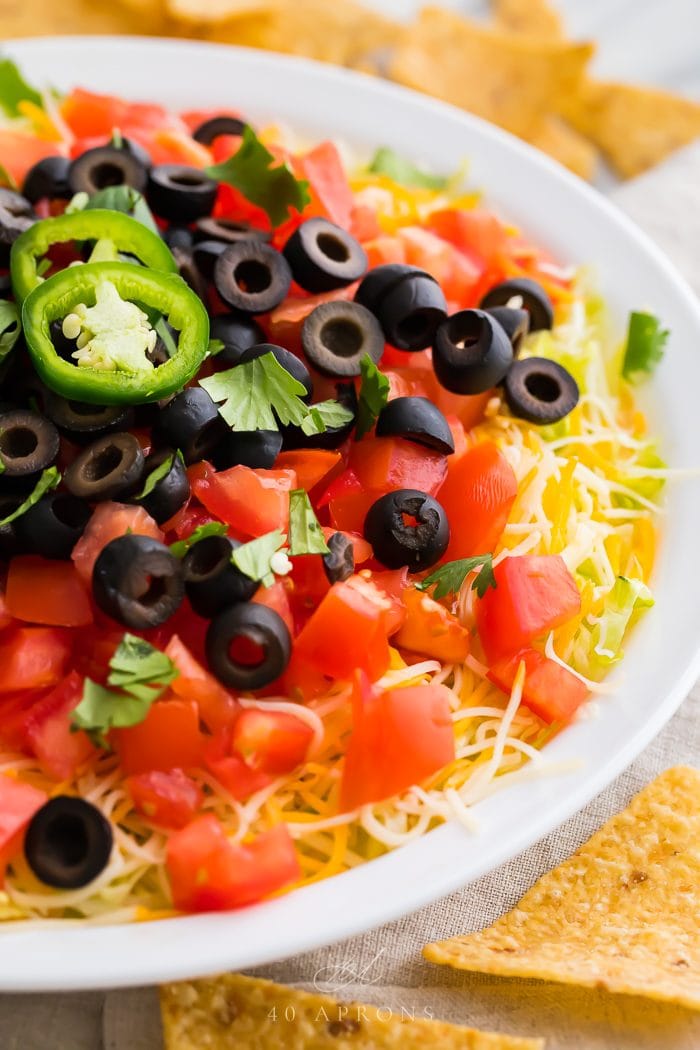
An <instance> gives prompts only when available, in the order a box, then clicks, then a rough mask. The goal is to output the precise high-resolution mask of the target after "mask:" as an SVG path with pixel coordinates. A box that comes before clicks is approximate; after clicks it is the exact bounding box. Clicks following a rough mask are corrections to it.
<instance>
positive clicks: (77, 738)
mask: <svg viewBox="0 0 700 1050" xmlns="http://www.w3.org/2000/svg"><path fill="white" fill-rule="evenodd" d="M82 698H83V677H82V675H80V674H78V673H77V671H71V673H70V674H69V675H68V676H67V677H66V678H64V679H63V681H62V682H61V683H60V684H59V685H57V686H56V688H55V689H53V690H52V691H51V692H50V693H49V694H48V696H45V697H44V698H43V699H41V700H37V702H36V703H35V704H33V705H32V707H31V708H30V710H29V711H28V713H27V717H26V720H25V723H24V734H25V739H26V742H27V746H28V747H29V749H30V750H31V752H32V754H34V755H36V757H37V758H38V759H39V761H40V762H41V764H42V766H43V767H44V769H45V770H46V771H47V773H49V774H50V775H51V776H52V777H55V778H56V780H69V779H70V778H71V777H72V776H74V775H75V772H76V770H77V769H79V767H80V766H81V765H83V763H84V762H86V761H87V760H88V759H89V758H90V757H91V756H92V755H94V754H95V748H94V747H93V745H92V743H91V742H90V738H89V737H88V735H87V734H86V733H84V732H83V731H82V730H78V731H77V732H75V731H74V730H73V728H72V727H71V718H70V716H71V712H72V711H73V710H74V709H75V708H76V707H77V706H78V704H79V703H80V701H81V700H82Z"/></svg>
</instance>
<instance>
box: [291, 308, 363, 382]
mask: <svg viewBox="0 0 700 1050" xmlns="http://www.w3.org/2000/svg"><path fill="white" fill-rule="evenodd" d="M301 345H302V347H303V349H304V353H305V354H306V357H307V358H308V360H309V361H310V363H311V364H312V365H313V366H314V368H316V369H317V370H318V371H319V372H321V374H322V375H326V376H337V377H350V376H359V374H360V362H361V361H362V358H363V357H364V356H365V354H369V356H370V357H371V359H372V360H373V361H374V363H375V364H376V363H377V361H379V359H380V357H381V356H382V354H383V353H384V335H383V333H382V329H381V327H380V325H379V322H378V321H377V319H376V317H374V315H373V314H371V313H370V311H369V310H367V309H366V308H365V307H364V306H360V304H359V303H353V302H345V301H343V300H338V301H337V302H330V303H322V304H321V305H320V306H317V307H316V308H315V309H314V310H312V311H311V313H310V314H309V315H308V316H307V318H306V320H305V321H304V324H303V326H302V329H301Z"/></svg>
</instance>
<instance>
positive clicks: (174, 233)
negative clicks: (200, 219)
mask: <svg viewBox="0 0 700 1050" xmlns="http://www.w3.org/2000/svg"><path fill="white" fill-rule="evenodd" d="M163 240H164V241H165V243H166V244H167V246H168V248H170V250H171V251H174V249H176V248H177V249H178V250H180V251H184V252H189V251H190V250H191V248H192V245H193V244H194V236H193V234H192V230H191V229H190V228H189V226H180V225H178V223H175V222H173V223H171V224H170V225H169V226H168V228H167V230H165V232H164V233H163Z"/></svg>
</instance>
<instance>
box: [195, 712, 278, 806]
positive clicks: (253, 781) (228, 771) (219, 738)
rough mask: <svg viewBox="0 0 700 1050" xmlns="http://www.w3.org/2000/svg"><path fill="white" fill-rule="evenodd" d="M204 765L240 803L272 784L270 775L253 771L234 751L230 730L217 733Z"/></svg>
mask: <svg viewBox="0 0 700 1050" xmlns="http://www.w3.org/2000/svg"><path fill="white" fill-rule="evenodd" d="M204 764H205V765H206V767H207V769H208V770H209V772H210V773H212V775H213V776H214V777H216V779H217V780H218V781H219V783H220V784H221V786H222V787H223V788H225V790H226V791H228V793H229V795H231V797H232V798H235V799H237V800H238V801H240V802H243V801H244V800H245V799H247V798H250V796H251V795H253V794H255V792H256V791H260V790H262V788H264V787H267V785H268V784H271V783H272V777H271V776H270V775H269V774H268V773H266V772H265V771H264V770H262V769H253V767H252V766H250V765H248V763H247V762H246V761H245V759H244V758H243V756H242V755H239V754H238V753H237V752H235V751H233V750H232V744H231V729H230V728H229V729H227V730H224V731H223V732H221V733H217V735H216V736H214V737H212V739H211V740H210V741H209V742H208V743H207V745H206V748H205V751H204Z"/></svg>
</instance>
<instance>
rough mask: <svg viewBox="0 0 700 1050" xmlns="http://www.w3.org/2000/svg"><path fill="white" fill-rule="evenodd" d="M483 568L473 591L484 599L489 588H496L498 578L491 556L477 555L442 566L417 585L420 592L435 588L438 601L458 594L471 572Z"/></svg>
mask: <svg viewBox="0 0 700 1050" xmlns="http://www.w3.org/2000/svg"><path fill="white" fill-rule="evenodd" d="M479 566H481V568H480V570H479V573H478V575H477V576H476V578H475V580H474V582H473V583H472V590H474V591H476V593H477V594H478V595H479V597H480V598H483V597H484V595H485V594H486V592H487V590H488V589H489V587H495V586H496V577H495V576H494V574H493V556H492V555H491V554H477V555H476V556H475V557H473V558H460V559H459V560H458V561H448V562H446V563H445V565H441V566H440V568H439V569H436V570H435V572H431V574H430V576H426V578H425V579H424V580H422V581H421V583H417V584H416V589H417V590H419V591H427V590H428V588H429V587H432V586H435V590H434V591H433V598H435V599H436V600H437V599H439V598H444V597H445V596H446V595H448V594H458V593H459V590H460V588H461V586H462V584H463V583H464V581H465V580H466V578H467V576H468V575H469V573H470V572H473V571H474V569H478V568H479Z"/></svg>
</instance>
